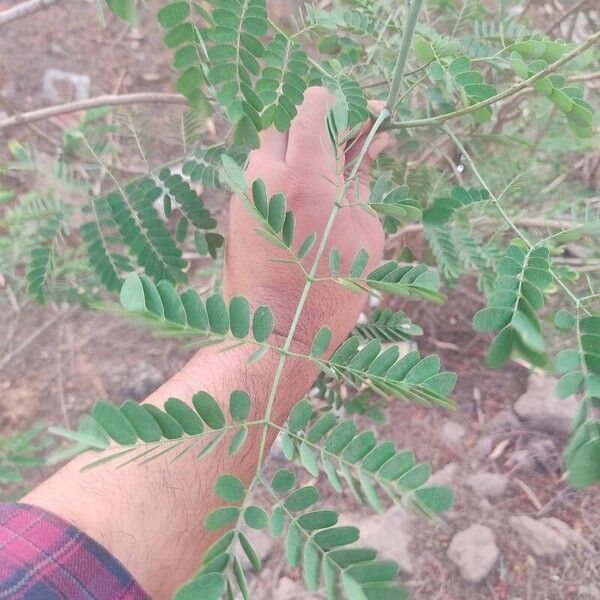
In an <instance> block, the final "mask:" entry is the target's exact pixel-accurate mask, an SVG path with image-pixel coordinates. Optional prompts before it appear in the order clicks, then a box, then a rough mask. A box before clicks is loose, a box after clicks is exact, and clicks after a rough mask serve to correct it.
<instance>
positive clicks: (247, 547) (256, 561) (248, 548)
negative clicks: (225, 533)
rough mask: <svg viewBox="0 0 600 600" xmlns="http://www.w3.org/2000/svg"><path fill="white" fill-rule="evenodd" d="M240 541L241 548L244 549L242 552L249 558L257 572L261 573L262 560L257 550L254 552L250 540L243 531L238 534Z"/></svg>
mask: <svg viewBox="0 0 600 600" xmlns="http://www.w3.org/2000/svg"><path fill="white" fill-rule="evenodd" d="M238 539H239V540H240V546H241V547H242V550H243V551H244V553H245V554H246V556H247V557H248V560H249V561H250V564H251V565H252V568H253V569H254V570H255V571H256V572H259V571H260V570H261V569H262V563H261V560H260V558H259V557H258V554H257V553H256V550H254V548H253V547H252V544H251V543H250V541H249V540H248V538H247V537H246V536H245V535H244V534H243V533H242V532H241V531H240V532H239V534H238Z"/></svg>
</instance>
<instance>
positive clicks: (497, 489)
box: [467, 471, 508, 498]
mask: <svg viewBox="0 0 600 600" xmlns="http://www.w3.org/2000/svg"><path fill="white" fill-rule="evenodd" d="M467 485H468V486H469V487H470V488H471V490H473V493H474V494H476V495H477V496H480V497H481V498H496V497H498V496H501V495H502V494H504V492H505V491H506V486H507V485H508V477H507V476H506V475H500V474H499V473H488V472H486V471H482V472H481V473H473V475H470V476H469V477H468V478H467Z"/></svg>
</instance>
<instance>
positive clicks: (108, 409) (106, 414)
mask: <svg viewBox="0 0 600 600" xmlns="http://www.w3.org/2000/svg"><path fill="white" fill-rule="evenodd" d="M92 417H93V418H94V420H95V421H96V423H98V425H100V427H102V429H104V431H106V433H108V435H109V436H110V437H111V438H112V439H113V440H115V442H117V443H119V444H121V445H124V446H127V445H131V444H135V442H136V441H137V434H136V431H135V429H134V428H133V426H132V425H131V423H130V422H129V420H128V419H127V418H126V417H125V415H124V414H123V413H121V411H119V410H118V409H117V407H116V406H115V405H114V404H111V403H110V402H107V401H106V400H98V402H96V404H94V407H93V408H92Z"/></svg>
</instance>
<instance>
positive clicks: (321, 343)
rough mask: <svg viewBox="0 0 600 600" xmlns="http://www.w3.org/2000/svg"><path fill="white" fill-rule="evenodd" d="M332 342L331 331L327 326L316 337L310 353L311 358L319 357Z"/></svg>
mask: <svg viewBox="0 0 600 600" xmlns="http://www.w3.org/2000/svg"><path fill="white" fill-rule="evenodd" d="M330 342H331V329H329V327H327V326H326V325H323V326H322V327H321V328H320V329H319V331H318V332H317V335H315V339H314V341H313V344H312V348H311V351H310V355H311V356H315V357H319V356H321V354H323V352H325V350H327V348H328V347H329V344H330Z"/></svg>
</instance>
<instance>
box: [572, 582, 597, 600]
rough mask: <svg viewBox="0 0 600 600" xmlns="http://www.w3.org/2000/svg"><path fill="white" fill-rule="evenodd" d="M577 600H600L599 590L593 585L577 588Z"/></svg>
mask: <svg viewBox="0 0 600 600" xmlns="http://www.w3.org/2000/svg"><path fill="white" fill-rule="evenodd" d="M577 600H600V588H598V587H597V586H595V585H594V584H590V585H581V586H579V589H578V590H577Z"/></svg>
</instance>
